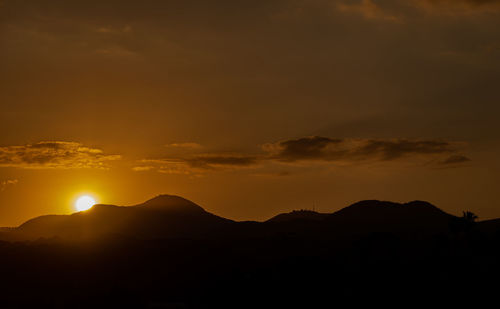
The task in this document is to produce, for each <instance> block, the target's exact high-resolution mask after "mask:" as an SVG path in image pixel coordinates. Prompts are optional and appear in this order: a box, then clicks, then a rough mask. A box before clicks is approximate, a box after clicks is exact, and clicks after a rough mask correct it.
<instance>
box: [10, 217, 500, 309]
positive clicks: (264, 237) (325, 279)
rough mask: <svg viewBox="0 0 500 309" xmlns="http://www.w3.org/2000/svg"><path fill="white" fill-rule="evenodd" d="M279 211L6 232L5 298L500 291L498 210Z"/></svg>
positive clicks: (357, 296) (111, 301) (443, 298)
mask: <svg viewBox="0 0 500 309" xmlns="http://www.w3.org/2000/svg"><path fill="white" fill-rule="evenodd" d="M299 217H300V216H299ZM278 221H279V222H268V223H251V222H249V223H238V225H231V224H230V225H229V226H226V227H225V228H223V229H221V230H219V231H218V233H212V234H208V235H206V236H204V237H201V236H200V237H191V238H182V237H177V238H175V239H168V238H156V239H144V238H133V237H128V236H127V237H124V236H120V235H108V236H102V237H100V238H98V239H97V238H93V239H85V240H79V241H75V240H72V241H68V240H64V239H60V238H51V239H47V238H42V239H38V240H29V241H17V242H7V241H3V242H1V243H0V274H1V287H0V307H1V308H17V307H29V308H100V307H104V308H124V307H128V308H143V307H145V308H222V307H225V308H287V307H302V308H333V307H341V308H342V307H345V306H343V305H341V304H346V302H347V304H349V305H350V306H353V305H356V304H364V305H368V306H369V307H375V305H380V304H381V305H383V306H394V305H395V306H398V307H402V308H406V307H410V306H411V305H415V304H420V305H423V306H425V307H427V306H429V305H430V304H433V305H435V304H442V305H446V306H447V307H449V306H451V304H455V303H457V302H460V303H469V302H470V303H473V304H476V305H477V304H478V302H481V301H486V300H488V299H494V298H496V295H498V293H499V288H500V276H499V275H500V263H499V262H500V232H499V231H500V229H498V228H497V224H496V222H493V221H492V222H486V223H474V222H467V221H466V220H465V219H460V218H451V219H450V221H449V228H448V230H446V229H442V230H441V229H440V230H435V231H434V232H429V231H427V232H425V233H423V232H422V231H423V230H422V231H419V232H414V231H413V230H410V231H403V230H402V229H401V227H399V228H398V229H395V230H394V231H391V228H390V227H389V228H388V229H383V228H382V229H380V228H379V229H374V230H373V231H370V230H369V229H368V230H363V231H362V232H359V233H354V232H352V231H350V232H349V231H347V230H346V229H342V230H338V229H335V228H329V227H328V226H330V224H324V223H322V222H323V221H317V220H316V219H314V220H313V219H311V218H308V219H301V218H293V220H291V221H287V220H283V221H280V220H278ZM421 224H422V225H423V226H425V222H421ZM235 226H238V227H237V228H236V227H235ZM384 226H385V225H384Z"/></svg>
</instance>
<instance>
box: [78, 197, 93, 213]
mask: <svg viewBox="0 0 500 309" xmlns="http://www.w3.org/2000/svg"><path fill="white" fill-rule="evenodd" d="M95 204H96V201H95V199H94V198H93V197H91V196H89V195H82V196H80V197H79V198H78V199H77V200H76V202H75V208H76V210H78V211H84V210H87V209H90V208H92V206H94V205H95Z"/></svg>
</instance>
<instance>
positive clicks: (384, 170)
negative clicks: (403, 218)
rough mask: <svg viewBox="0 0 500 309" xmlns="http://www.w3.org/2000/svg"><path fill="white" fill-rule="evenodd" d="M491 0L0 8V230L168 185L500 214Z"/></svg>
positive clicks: (319, 206) (499, 54)
mask: <svg viewBox="0 0 500 309" xmlns="http://www.w3.org/2000/svg"><path fill="white" fill-rule="evenodd" d="M499 84H500V0H384V1H382V0H380V1H376V0H350V1H348V0H266V1H235V0H227V1H220V0H214V1H201V0H198V1H190V0H184V1H174V0H171V1H167V0H166V1H159V0H158V1H153V0H143V1H129V0H120V1H119V0H99V1H93V0H85V1H84V0H74V1H63V0H52V1H39V0H32V1H29V0H0V108H1V113H0V131H1V132H2V133H1V135H0V226H13V225H18V224H21V223H22V222H24V221H26V220H27V219H30V218H32V217H35V216H38V215H43V214H67V213H71V212H74V211H76V210H75V208H74V204H73V201H74V199H75V198H76V197H78V196H79V195H81V194H90V195H92V196H94V197H95V198H96V200H97V201H98V202H99V203H109V204H117V205H133V204H138V203H141V202H143V201H145V200H147V199H149V198H152V197H154V196H156V195H158V194H161V193H167V194H175V195H180V196H183V197H185V198H188V199H190V200H192V201H194V202H196V203H198V204H199V205H201V206H202V207H204V208H205V209H206V210H208V211H210V212H213V213H215V214H218V215H221V216H224V217H228V218H231V219H236V220H264V219H267V218H269V217H271V216H273V215H275V214H277V213H279V212H284V211H291V210H293V209H303V208H309V209H310V208H313V205H314V207H315V209H316V210H318V211H321V212H333V211H335V210H338V209H340V208H342V207H345V206H347V205H348V204H350V203H353V202H356V201H359V200H363V199H382V200H391V201H398V202H407V201H411V200H416V199H418V200H426V201H429V202H431V203H433V204H435V205H436V206H438V207H440V208H441V209H443V210H445V211H447V212H450V213H452V214H457V215H458V214H461V212H462V211H463V210H471V211H473V212H475V213H476V214H477V215H478V216H479V217H480V219H487V218H493V217H500V193H499V192H500V188H499V185H500V163H499V156H500V120H499V115H500V104H499V103H500V93H499V92H500V85H499Z"/></svg>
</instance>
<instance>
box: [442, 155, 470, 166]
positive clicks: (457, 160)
mask: <svg viewBox="0 0 500 309" xmlns="http://www.w3.org/2000/svg"><path fill="white" fill-rule="evenodd" d="M469 161H471V159H469V158H468V157H466V156H463V155H452V156H449V157H448V158H446V159H445V160H443V161H441V162H439V163H440V164H442V165H450V164H461V163H465V162H469Z"/></svg>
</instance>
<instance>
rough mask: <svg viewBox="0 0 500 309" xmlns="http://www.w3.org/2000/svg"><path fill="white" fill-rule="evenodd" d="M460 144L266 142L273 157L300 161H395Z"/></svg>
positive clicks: (318, 140)
mask: <svg viewBox="0 0 500 309" xmlns="http://www.w3.org/2000/svg"><path fill="white" fill-rule="evenodd" d="M458 146H459V144H457V143H453V142H447V141H435V140H408V139H394V140H376V139H331V138H327V137H320V136H312V137H305V138H300V139H294V140H287V141H282V142H277V143H273V144H266V145H264V147H263V148H264V150H265V151H267V152H269V153H270V158H272V159H274V160H277V161H282V162H296V161H339V162H342V161H368V160H370V161H373V160H376V161H392V160H396V159H401V158H403V157H414V156H426V155H443V154H450V153H454V152H455V151H456V150H457V148H458Z"/></svg>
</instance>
